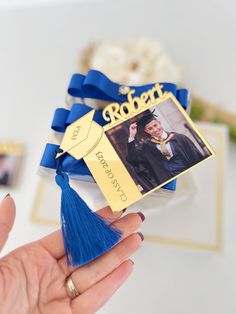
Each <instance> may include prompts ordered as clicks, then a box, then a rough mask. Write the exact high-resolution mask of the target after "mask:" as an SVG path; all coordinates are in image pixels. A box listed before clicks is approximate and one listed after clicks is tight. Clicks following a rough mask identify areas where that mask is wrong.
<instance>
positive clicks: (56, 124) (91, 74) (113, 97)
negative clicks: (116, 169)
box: [40, 70, 188, 190]
mask: <svg viewBox="0 0 236 314" xmlns="http://www.w3.org/2000/svg"><path fill="white" fill-rule="evenodd" d="M155 84H156V83H153V84H147V85H143V86H129V87H130V88H131V89H135V96H140V94H142V93H143V92H145V91H147V90H149V89H151V88H152V87H153V86H154V85H155ZM161 84H162V85H163V91H167V92H171V93H172V94H173V95H174V96H175V97H176V98H177V100H178V101H179V102H180V104H181V105H182V106H183V108H184V109H187V106H188V90H187V89H177V87H176V85H175V84H172V83H161ZM121 86H122V85H121V84H117V83H115V82H112V81H111V80H110V79H109V78H108V77H107V76H105V75H104V74H103V73H101V72H99V71H97V70H90V71H88V73H87V75H83V74H74V75H73V76H72V78H71V80H70V84H69V88H68V93H69V94H70V95H71V96H74V97H79V98H92V99H99V100H105V101H111V102H119V103H122V102H125V101H126V100H127V96H124V95H121V94H120V93H119V89H120V87H121ZM90 110H93V108H91V107H90V106H87V105H85V104H81V103H75V104H73V106H72V107H71V109H70V110H68V109H64V108H57V109H56V110H55V113H54V117H53V120H52V124H51V128H52V129H53V130H54V131H56V132H61V133H64V132H65V130H66V128H67V126H68V125H70V124H71V123H73V122H74V121H76V120H77V119H79V118H81V117H82V116H84V115H85V114H86V113H88V112H89V111H90ZM94 121H96V122H97V123H98V124H100V125H101V126H104V125H105V124H106V123H107V121H105V120H104V119H103V117H102V111H101V110H96V111H95V114H94ZM58 148H59V145H56V144H47V145H46V148H45V150H44V153H43V156H42V159H41V162H40V166H42V167H46V168H52V169H56V158H55V156H56V151H57V150H58ZM61 169H62V171H64V172H67V173H68V174H69V175H70V174H73V175H80V176H92V175H91V172H90V171H89V169H88V167H87V165H86V164H85V162H84V161H83V159H81V160H76V159H74V158H73V157H72V156H70V155H69V154H65V155H64V156H63V158H62V163H61ZM164 188H166V189H170V190H175V189H176V180H172V181H171V182H170V183H168V184H166V185H165V186H164Z"/></svg>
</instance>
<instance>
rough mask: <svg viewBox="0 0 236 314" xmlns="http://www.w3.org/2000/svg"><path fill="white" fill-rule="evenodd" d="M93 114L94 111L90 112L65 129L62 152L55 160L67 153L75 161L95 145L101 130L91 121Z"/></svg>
mask: <svg viewBox="0 0 236 314" xmlns="http://www.w3.org/2000/svg"><path fill="white" fill-rule="evenodd" d="M94 113H95V110H91V111H90V112H88V113H87V114H85V115H84V116H83V117H82V118H79V119H78V120H76V121H75V122H73V123H72V124H70V125H69V126H68V127H67V129H66V132H65V135H64V137H63V139H62V142H61V145H60V149H62V152H61V153H58V154H57V155H56V158H59V157H60V156H62V155H63V154H65V153H69V154H70V155H71V156H73V157H74V158H75V159H81V158H83V157H84V156H85V155H86V154H88V152H89V151H91V149H93V148H94V146H96V145H97V142H98V141H99V139H100V138H101V135H102V133H103V128H102V127H101V126H100V125H98V124H97V123H96V122H94V121H93V116H94Z"/></svg>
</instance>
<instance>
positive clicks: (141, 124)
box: [137, 109, 157, 133]
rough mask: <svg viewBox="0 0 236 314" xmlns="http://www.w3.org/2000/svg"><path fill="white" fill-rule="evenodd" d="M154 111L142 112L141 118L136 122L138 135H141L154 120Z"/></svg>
mask: <svg viewBox="0 0 236 314" xmlns="http://www.w3.org/2000/svg"><path fill="white" fill-rule="evenodd" d="M154 111H155V109H153V110H152V111H151V110H150V109H148V110H145V111H144V114H143V115H142V117H141V118H140V119H139V120H138V121H137V127H138V133H141V132H142V131H143V129H144V128H145V126H146V125H147V124H148V123H149V122H151V121H152V120H156V118H157V115H155V114H154V113H153V112H154Z"/></svg>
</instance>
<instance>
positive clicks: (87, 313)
mask: <svg viewBox="0 0 236 314" xmlns="http://www.w3.org/2000/svg"><path fill="white" fill-rule="evenodd" d="M133 266H134V265H133V263H132V261H130V260H128V261H125V262H123V263H122V264H121V265H120V266H118V267H117V268H116V269H115V270H114V271H113V272H112V273H110V274H109V275H108V276H107V277H105V278H104V279H102V280H101V281H99V282H98V283H97V284H95V285H94V286H93V287H91V288H90V289H89V290H87V291H86V292H85V293H83V294H82V295H80V296H79V297H78V298H76V299H74V300H73V301H72V303H71V306H72V312H73V313H83V314H94V313H95V312H97V311H98V309H99V308H100V307H101V306H103V305H104V304H105V303H106V302H107V301H108V300H109V299H110V297H111V296H112V295H113V294H114V293H115V292H116V291H117V290H118V288H119V287H120V286H121V285H122V284H123V283H124V282H125V280H126V279H127V278H128V277H129V275H130V274H131V273H132V270H133Z"/></svg>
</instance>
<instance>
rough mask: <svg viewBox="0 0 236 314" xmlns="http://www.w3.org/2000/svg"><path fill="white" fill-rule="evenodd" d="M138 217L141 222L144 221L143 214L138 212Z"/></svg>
mask: <svg viewBox="0 0 236 314" xmlns="http://www.w3.org/2000/svg"><path fill="white" fill-rule="evenodd" d="M137 214H138V215H139V217H140V218H141V219H142V221H144V220H145V216H144V214H143V213H141V212H139V213H137Z"/></svg>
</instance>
